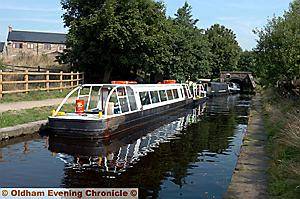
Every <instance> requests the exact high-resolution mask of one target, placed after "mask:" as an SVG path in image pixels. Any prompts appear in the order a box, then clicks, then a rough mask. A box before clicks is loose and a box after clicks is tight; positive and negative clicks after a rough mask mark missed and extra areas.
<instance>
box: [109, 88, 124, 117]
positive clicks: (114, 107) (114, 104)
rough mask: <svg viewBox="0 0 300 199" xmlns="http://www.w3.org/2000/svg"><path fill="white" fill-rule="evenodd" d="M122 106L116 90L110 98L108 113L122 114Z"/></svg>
mask: <svg viewBox="0 0 300 199" xmlns="http://www.w3.org/2000/svg"><path fill="white" fill-rule="evenodd" d="M120 113H121V110H120V106H119V102H118V98H117V93H116V91H114V92H113V93H112V95H111V96H110V99H109V104H108V110H107V115H113V114H120Z"/></svg>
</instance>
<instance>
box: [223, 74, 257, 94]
mask: <svg viewBox="0 0 300 199" xmlns="http://www.w3.org/2000/svg"><path fill="white" fill-rule="evenodd" d="M220 81H221V82H234V83H237V84H239V85H240V87H241V90H242V91H253V90H254V89H255V87H256V83H255V81H254V78H253V75H252V73H251V72H243V71H221V72H220Z"/></svg>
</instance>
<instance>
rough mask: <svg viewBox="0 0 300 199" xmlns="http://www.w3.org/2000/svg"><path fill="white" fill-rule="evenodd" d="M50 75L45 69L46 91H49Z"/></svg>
mask: <svg viewBox="0 0 300 199" xmlns="http://www.w3.org/2000/svg"><path fill="white" fill-rule="evenodd" d="M49 80H50V77H49V71H48V70H47V71H46V89H47V92H49V88H50V82H49Z"/></svg>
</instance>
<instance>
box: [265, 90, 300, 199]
mask: <svg viewBox="0 0 300 199" xmlns="http://www.w3.org/2000/svg"><path fill="white" fill-rule="evenodd" d="M263 105H264V107H263V108H264V111H265V117H264V120H265V127H266V130H267V132H268V152H269V154H270V156H271V162H270V168H269V171H268V172H269V179H268V181H269V182H268V191H269V194H270V197H271V198H300V111H299V110H300V100H299V99H286V98H283V97H282V96H280V95H278V94H276V92H274V91H272V90H267V91H265V92H264V100H263Z"/></svg>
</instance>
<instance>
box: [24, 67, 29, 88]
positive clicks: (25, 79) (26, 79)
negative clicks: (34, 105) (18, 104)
mask: <svg viewBox="0 0 300 199" xmlns="http://www.w3.org/2000/svg"><path fill="white" fill-rule="evenodd" d="M28 80H29V78H28V70H26V71H25V76H24V81H25V92H26V93H28V88H29V87H28Z"/></svg>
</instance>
